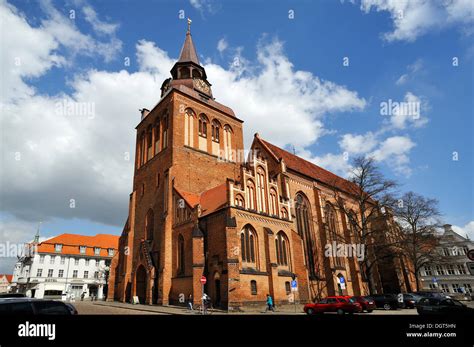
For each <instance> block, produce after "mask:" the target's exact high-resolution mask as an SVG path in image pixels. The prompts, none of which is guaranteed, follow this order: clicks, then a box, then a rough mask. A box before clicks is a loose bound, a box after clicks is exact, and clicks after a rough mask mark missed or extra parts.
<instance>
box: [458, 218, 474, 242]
mask: <svg viewBox="0 0 474 347" xmlns="http://www.w3.org/2000/svg"><path fill="white" fill-rule="evenodd" d="M453 230H454V231H455V232H456V233H458V234H459V235H461V236H462V237H466V235H467V236H468V237H469V239H470V240H474V221H470V222H469V223H467V224H466V225H465V226H463V227H459V226H457V225H453Z"/></svg>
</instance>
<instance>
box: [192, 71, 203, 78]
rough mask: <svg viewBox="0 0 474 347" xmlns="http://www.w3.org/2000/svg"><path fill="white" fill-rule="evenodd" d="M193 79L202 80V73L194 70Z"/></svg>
mask: <svg viewBox="0 0 474 347" xmlns="http://www.w3.org/2000/svg"><path fill="white" fill-rule="evenodd" d="M193 78H202V76H201V73H200V72H199V70H197V69H193Z"/></svg>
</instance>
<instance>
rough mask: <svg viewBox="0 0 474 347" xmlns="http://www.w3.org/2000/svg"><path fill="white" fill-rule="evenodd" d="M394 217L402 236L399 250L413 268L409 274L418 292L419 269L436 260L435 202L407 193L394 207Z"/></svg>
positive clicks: (436, 208) (434, 200)
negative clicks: (411, 275)
mask: <svg viewBox="0 0 474 347" xmlns="http://www.w3.org/2000/svg"><path fill="white" fill-rule="evenodd" d="M394 214H395V218H396V221H397V223H398V224H399V225H400V228H401V230H402V232H403V240H402V242H401V243H400V249H401V252H402V253H403V254H404V255H405V256H406V257H407V258H408V259H409V260H410V262H411V264H412V266H413V267H412V268H409V270H410V271H411V272H412V273H413V275H414V276H415V279H416V290H417V291H418V290H420V288H419V275H420V269H421V268H422V267H423V266H424V265H425V264H427V263H430V262H432V261H434V260H436V259H437V258H438V257H439V254H438V253H437V252H436V251H435V248H436V246H437V244H438V238H437V237H436V234H435V230H436V228H438V227H439V225H440V221H439V217H440V212H439V210H438V201H437V200H436V199H430V198H425V197H424V196H422V195H419V194H416V193H414V192H408V193H405V194H404V195H403V196H402V197H401V198H400V200H399V201H398V203H397V204H396V205H395V207H394Z"/></svg>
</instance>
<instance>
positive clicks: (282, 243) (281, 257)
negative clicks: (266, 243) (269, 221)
mask: <svg viewBox="0 0 474 347" xmlns="http://www.w3.org/2000/svg"><path fill="white" fill-rule="evenodd" d="M275 246H276V254H277V264H278V265H281V266H288V264H289V261H288V257H289V243H288V238H287V237H286V235H285V233H284V232H283V231H280V232H278V234H277V237H276V239H275Z"/></svg>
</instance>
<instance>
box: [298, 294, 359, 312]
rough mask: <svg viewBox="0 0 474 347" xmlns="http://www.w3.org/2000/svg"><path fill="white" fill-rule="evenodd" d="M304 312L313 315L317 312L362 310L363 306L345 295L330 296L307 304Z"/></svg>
mask: <svg viewBox="0 0 474 347" xmlns="http://www.w3.org/2000/svg"><path fill="white" fill-rule="evenodd" d="M303 310H304V312H305V313H307V314H309V315H312V314H316V313H325V312H337V313H338V314H344V313H349V314H352V313H354V312H362V306H361V305H360V304H359V303H358V302H356V301H355V300H353V299H349V298H347V297H344V296H329V297H327V298H324V299H322V300H320V301H319V302H317V303H314V304H306V305H305V306H304V309H303Z"/></svg>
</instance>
